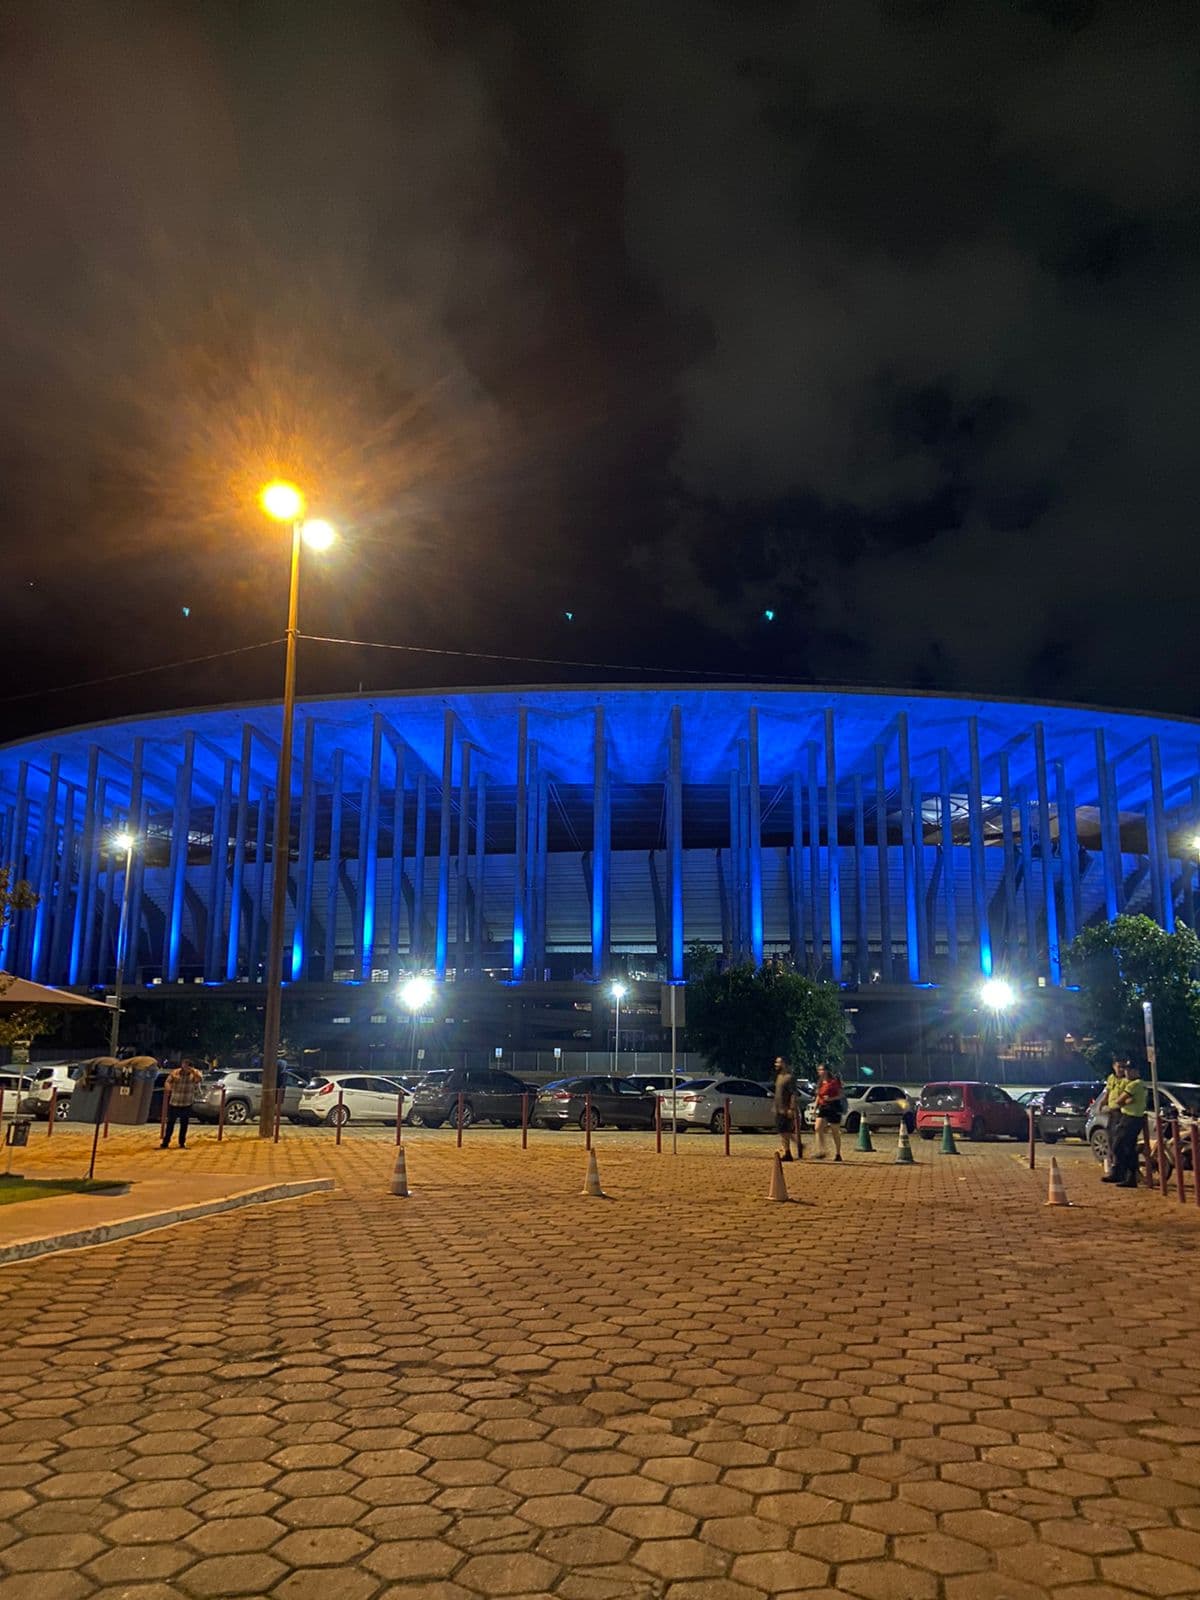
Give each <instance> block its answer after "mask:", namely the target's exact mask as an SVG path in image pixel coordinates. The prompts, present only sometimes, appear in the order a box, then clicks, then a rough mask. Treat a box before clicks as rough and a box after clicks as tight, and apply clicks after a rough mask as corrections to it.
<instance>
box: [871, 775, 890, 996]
mask: <svg viewBox="0 0 1200 1600" xmlns="http://www.w3.org/2000/svg"><path fill="white" fill-rule="evenodd" d="M875 851H876V860H877V862H878V871H879V943H880V952H879V972H880V976H881V977H882V978H883V981H884V983H891V981H892V976H893V971H892V886H891V880H890V875H889V872H888V803H887V769H886V762H885V751H884V747H883V745H881V744H877V745H876V746H875Z"/></svg>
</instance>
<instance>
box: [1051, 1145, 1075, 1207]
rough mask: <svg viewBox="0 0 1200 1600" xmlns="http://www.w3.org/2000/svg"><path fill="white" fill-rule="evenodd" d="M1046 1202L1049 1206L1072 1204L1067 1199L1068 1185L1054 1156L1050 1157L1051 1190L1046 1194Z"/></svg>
mask: <svg viewBox="0 0 1200 1600" xmlns="http://www.w3.org/2000/svg"><path fill="white" fill-rule="evenodd" d="M1046 1204H1047V1205H1048V1206H1069V1205H1070V1204H1071V1202H1070V1201H1069V1200H1068V1199H1067V1186H1066V1184H1065V1183H1064V1182H1063V1175H1062V1173H1061V1172H1060V1171H1059V1170H1058V1162H1057V1161H1056V1160H1055V1159H1054V1157H1053V1156H1051V1157H1050V1190H1049V1193H1048V1194H1047V1195H1046Z"/></svg>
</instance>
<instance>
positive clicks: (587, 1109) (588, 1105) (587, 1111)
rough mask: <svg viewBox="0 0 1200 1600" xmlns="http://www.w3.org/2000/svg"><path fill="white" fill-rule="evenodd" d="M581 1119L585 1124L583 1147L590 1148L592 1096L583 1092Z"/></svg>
mask: <svg viewBox="0 0 1200 1600" xmlns="http://www.w3.org/2000/svg"><path fill="white" fill-rule="evenodd" d="M583 1120H584V1122H585V1123H586V1124H587V1126H586V1127H585V1128H584V1130H583V1148H584V1149H585V1150H590V1149H591V1148H592V1097H591V1095H590V1094H585V1095H584V1097H583Z"/></svg>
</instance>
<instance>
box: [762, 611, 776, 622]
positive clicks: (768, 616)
mask: <svg viewBox="0 0 1200 1600" xmlns="http://www.w3.org/2000/svg"><path fill="white" fill-rule="evenodd" d="M763 621H764V622H774V621H775V613H774V612H773V611H770V610H767V611H764V612H763Z"/></svg>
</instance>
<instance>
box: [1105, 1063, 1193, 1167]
mask: <svg viewBox="0 0 1200 1600" xmlns="http://www.w3.org/2000/svg"><path fill="white" fill-rule="evenodd" d="M1149 1089H1150V1085H1149V1083H1147V1085H1146V1090H1147V1094H1146V1103H1147V1107H1148V1115H1147V1123H1148V1125H1149V1128H1150V1137H1151V1139H1153V1138H1154V1136H1155V1135H1154V1110H1153V1102H1152V1099H1151V1096H1150V1093H1149ZM1158 1103H1159V1107H1160V1109H1161V1111H1162V1119H1163V1123H1164V1126H1165V1129H1166V1133H1167V1138H1166V1142H1165V1145H1164V1150H1165V1151H1166V1152H1167V1153H1168V1154H1169V1152H1170V1149H1171V1139H1170V1129H1171V1124H1172V1123H1173V1121H1174V1120H1175V1119H1176V1118H1178V1119H1179V1125H1180V1128H1181V1129H1183V1130H1184V1131H1185V1134H1186V1137H1187V1140H1188V1146H1187V1148H1188V1150H1189V1152H1190V1148H1191V1145H1190V1141H1191V1124H1192V1122H1193V1121H1195V1120H1197V1119H1200V1084H1196V1083H1160V1084H1159V1086H1158ZM1084 1138H1085V1139H1086V1140H1087V1142H1088V1144H1089V1145H1090V1146H1091V1150H1092V1154H1093V1155H1094V1156H1095V1158H1096V1160H1097V1161H1103V1160H1104V1159H1105V1157H1106V1156H1107V1155H1108V1107H1107V1106H1106V1105H1105V1103H1104V1091H1103V1090H1102V1091H1101V1092H1100V1093H1099V1094H1098V1095H1097V1096H1096V1098H1095V1099H1094V1100H1093V1101H1092V1103H1091V1105H1090V1106H1089V1108H1088V1114H1087V1122H1086V1123H1085V1125H1084ZM1184 1164H1185V1166H1188V1167H1190V1165H1191V1158H1190V1154H1189V1155H1188V1156H1187V1157H1186V1159H1185V1163H1184Z"/></svg>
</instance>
